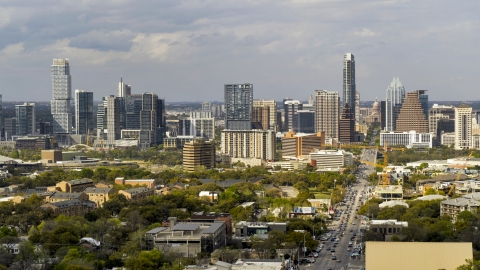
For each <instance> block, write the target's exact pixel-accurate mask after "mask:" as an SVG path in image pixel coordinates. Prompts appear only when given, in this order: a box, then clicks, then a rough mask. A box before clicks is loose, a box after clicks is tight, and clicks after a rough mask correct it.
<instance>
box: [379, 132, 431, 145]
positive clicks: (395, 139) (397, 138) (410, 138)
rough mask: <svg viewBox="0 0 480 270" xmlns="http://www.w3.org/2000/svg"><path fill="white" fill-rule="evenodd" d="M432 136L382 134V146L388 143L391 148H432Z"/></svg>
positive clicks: (423, 134) (409, 133)
mask: <svg viewBox="0 0 480 270" xmlns="http://www.w3.org/2000/svg"><path fill="white" fill-rule="evenodd" d="M432 142H433V140H432V134H430V133H417V132H415V131H409V132H382V133H380V146H384V145H385V143H387V144H388V145H389V146H395V145H399V146H400V145H404V146H405V147H406V148H432V145H433V143H432Z"/></svg>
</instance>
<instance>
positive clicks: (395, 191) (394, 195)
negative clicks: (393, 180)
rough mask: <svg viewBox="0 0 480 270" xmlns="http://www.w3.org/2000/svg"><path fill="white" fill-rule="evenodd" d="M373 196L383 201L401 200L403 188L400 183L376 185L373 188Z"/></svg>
mask: <svg viewBox="0 0 480 270" xmlns="http://www.w3.org/2000/svg"><path fill="white" fill-rule="evenodd" d="M373 197H374V198H376V199H382V200H384V201H391V200H403V188H402V186H401V185H385V186H383V185H378V186H375V189H374V190H373Z"/></svg>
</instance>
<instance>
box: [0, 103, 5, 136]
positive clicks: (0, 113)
mask: <svg viewBox="0 0 480 270" xmlns="http://www.w3.org/2000/svg"><path fill="white" fill-rule="evenodd" d="M4 131H5V121H4V119H3V101H2V95H0V140H1V139H2V137H4V134H5V133H4Z"/></svg>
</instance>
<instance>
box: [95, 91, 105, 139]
mask: <svg viewBox="0 0 480 270" xmlns="http://www.w3.org/2000/svg"><path fill="white" fill-rule="evenodd" d="M105 129H107V100H106V98H105V97H102V103H100V104H98V106H97V139H99V140H106V139H107V137H106V136H107V133H106V131H105Z"/></svg>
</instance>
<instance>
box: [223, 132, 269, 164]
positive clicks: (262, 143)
mask: <svg viewBox="0 0 480 270" xmlns="http://www.w3.org/2000/svg"><path fill="white" fill-rule="evenodd" d="M275 142H276V139H275V132H273V131H272V130H227V129H225V130H223V131H222V135H221V152H222V153H223V154H226V155H228V156H230V157H232V158H258V159H262V160H274V159H275V151H276V147H275V145H276V144H275Z"/></svg>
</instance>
